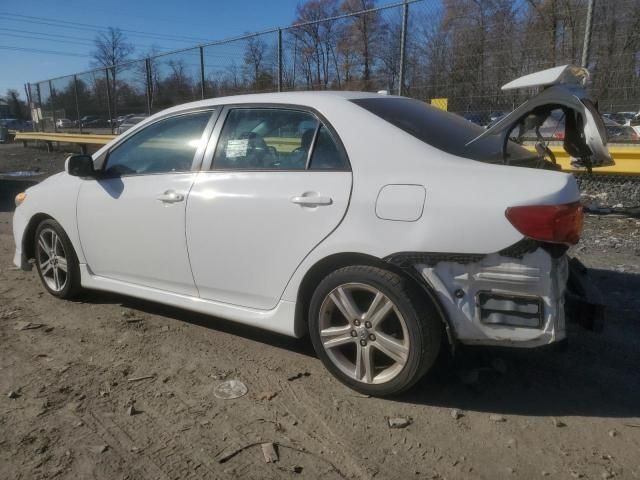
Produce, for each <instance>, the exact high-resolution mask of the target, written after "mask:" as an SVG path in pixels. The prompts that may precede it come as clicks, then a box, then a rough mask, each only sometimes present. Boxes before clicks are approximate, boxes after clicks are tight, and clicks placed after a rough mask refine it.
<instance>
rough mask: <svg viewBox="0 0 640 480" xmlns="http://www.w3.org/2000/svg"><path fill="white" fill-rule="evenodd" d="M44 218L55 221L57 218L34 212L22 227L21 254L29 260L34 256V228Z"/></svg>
mask: <svg viewBox="0 0 640 480" xmlns="http://www.w3.org/2000/svg"><path fill="white" fill-rule="evenodd" d="M44 220H54V221H56V222H57V220H56V219H55V218H53V217H52V216H51V215H49V214H47V213H42V212H40V213H36V214H35V215H33V216H32V217H31V218H30V219H29V222H28V223H27V226H26V227H25V229H24V233H23V235H22V254H23V255H24V258H26V259H27V260H31V259H32V258H35V255H36V239H35V234H36V229H37V228H38V225H40V224H41V223H42V222H43V221H44ZM58 223H60V222H58Z"/></svg>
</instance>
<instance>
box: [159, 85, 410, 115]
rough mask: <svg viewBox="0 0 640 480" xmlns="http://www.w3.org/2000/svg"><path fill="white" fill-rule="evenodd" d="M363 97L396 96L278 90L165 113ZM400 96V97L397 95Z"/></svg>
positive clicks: (319, 103) (315, 103) (183, 106)
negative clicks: (218, 106)
mask: <svg viewBox="0 0 640 480" xmlns="http://www.w3.org/2000/svg"><path fill="white" fill-rule="evenodd" d="M363 98H394V96H393V95H384V94H379V93H370V92H353V91H338V90H323V91H301V92H278V93H251V94H244V95H231V96H227V97H217V98H209V99H206V100H198V101H195V102H190V103H183V104H181V105H177V106H175V107H171V108H168V109H167V110H165V111H164V112H165V113H171V112H178V111H181V110H187V109H192V108H198V107H211V106H216V105H227V104H242V103H281V104H285V105H286V104H292V105H304V106H309V107H315V108H321V107H322V106H323V105H326V104H329V103H333V102H335V101H336V100H338V101H340V100H356V99H363ZM395 98H400V97H395Z"/></svg>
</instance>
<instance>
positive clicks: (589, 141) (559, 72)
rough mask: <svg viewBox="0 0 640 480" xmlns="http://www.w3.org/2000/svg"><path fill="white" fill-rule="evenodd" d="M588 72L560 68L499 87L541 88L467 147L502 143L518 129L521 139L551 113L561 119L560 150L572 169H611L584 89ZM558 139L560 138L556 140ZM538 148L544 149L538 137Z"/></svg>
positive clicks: (591, 102) (597, 117) (603, 137)
mask: <svg viewBox="0 0 640 480" xmlns="http://www.w3.org/2000/svg"><path fill="white" fill-rule="evenodd" d="M587 78H588V71H587V70H586V69H584V68H580V67H576V66H572V65H563V66H560V67H554V68H550V69H548V70H543V71H540V72H536V73H532V74H530V75H525V76H523V77H520V78H517V79H516V80H513V81H511V82H509V83H507V84H505V85H503V86H502V90H514V89H523V88H524V89H529V88H536V87H537V88H542V91H541V92H540V93H539V94H538V95H536V96H535V97H533V98H531V99H530V100H528V101H526V102H524V103H523V104H522V105H520V106H519V107H518V108H516V109H515V110H514V111H513V112H511V113H509V114H508V115H505V116H504V117H503V118H502V119H500V120H499V121H498V122H496V124H495V125H493V126H491V127H490V128H488V129H487V130H486V131H484V132H483V133H482V134H480V135H479V136H478V137H476V138H474V139H473V140H471V142H469V143H468V144H467V145H470V144H472V143H474V142H476V141H478V140H480V139H482V138H486V137H488V136H490V135H496V136H499V137H500V138H501V139H502V141H503V142H504V143H506V142H507V141H508V140H509V138H512V132H514V130H516V129H519V134H518V136H519V137H521V136H522V135H523V134H524V132H525V131H526V130H529V129H534V130H535V131H536V132H538V131H539V128H540V127H541V126H542V124H543V123H544V121H545V120H546V119H547V118H549V116H550V115H551V113H552V112H553V111H554V110H561V111H562V113H563V115H564V135H563V136H562V142H563V143H562V146H563V148H564V150H565V151H566V152H567V153H568V154H569V155H571V157H572V158H573V161H572V164H573V165H574V166H575V167H582V168H587V169H588V170H590V169H591V168H593V167H606V166H609V165H614V161H613V159H612V158H611V155H610V153H609V150H608V149H607V130H606V127H605V125H604V122H603V120H602V117H601V115H600V113H599V112H598V107H597V104H596V102H595V101H594V100H593V99H592V98H591V97H590V96H589V94H588V93H587V91H586V90H585V88H584V82H585V81H586V79H587ZM559 138H560V137H559ZM538 141H539V144H540V145H539V146H540V147H542V148H543V149H546V148H547V147H546V145H545V144H544V142H543V141H542V136H541V135H538Z"/></svg>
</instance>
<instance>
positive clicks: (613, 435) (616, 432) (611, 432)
mask: <svg viewBox="0 0 640 480" xmlns="http://www.w3.org/2000/svg"><path fill="white" fill-rule="evenodd" d="M609 436H610V437H611V438H613V437H617V436H618V431H617V430H609Z"/></svg>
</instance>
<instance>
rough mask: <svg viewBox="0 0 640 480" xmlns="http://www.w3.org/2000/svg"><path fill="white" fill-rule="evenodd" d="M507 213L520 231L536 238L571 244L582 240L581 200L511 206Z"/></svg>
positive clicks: (508, 217)
mask: <svg viewBox="0 0 640 480" xmlns="http://www.w3.org/2000/svg"><path fill="white" fill-rule="evenodd" d="M505 215H506V216H507V219H508V220H509V221H510V222H511V224H512V225H513V226H514V227H516V229H518V231H519V232H520V233H522V234H523V235H525V236H527V237H529V238H532V239H534V240H540V241H542V242H553V243H567V244H571V245H573V244H576V243H578V240H580V233H581V232H582V220H583V214H582V205H580V202H574V203H567V204H564V205H525V206H521V207H509V208H507V211H506V212H505Z"/></svg>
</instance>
